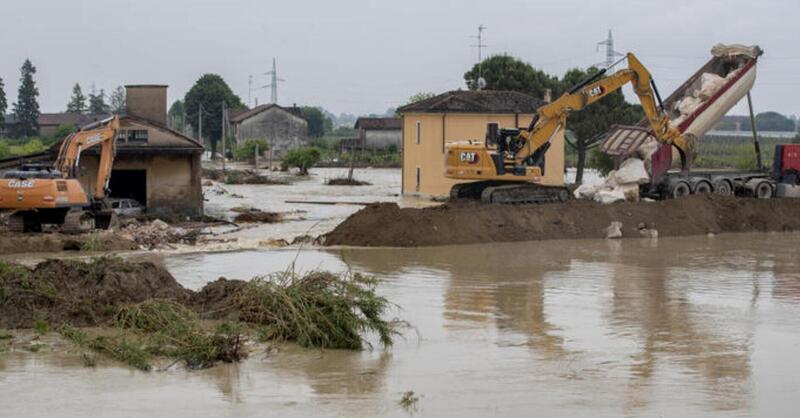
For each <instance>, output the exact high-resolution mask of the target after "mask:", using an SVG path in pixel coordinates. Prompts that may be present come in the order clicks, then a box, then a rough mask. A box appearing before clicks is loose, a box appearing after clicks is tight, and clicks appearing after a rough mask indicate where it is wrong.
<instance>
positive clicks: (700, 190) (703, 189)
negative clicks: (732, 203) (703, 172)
mask: <svg viewBox="0 0 800 418" xmlns="http://www.w3.org/2000/svg"><path fill="white" fill-rule="evenodd" d="M712 190H714V189H713V187H711V182H710V181H708V180H706V179H699V180H694V181H692V194H711V191H712Z"/></svg>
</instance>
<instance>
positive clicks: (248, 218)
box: [231, 206, 283, 224]
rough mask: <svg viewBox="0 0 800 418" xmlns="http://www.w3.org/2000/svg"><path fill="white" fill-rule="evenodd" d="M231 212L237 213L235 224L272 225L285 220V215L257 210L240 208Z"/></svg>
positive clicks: (234, 219)
mask: <svg viewBox="0 0 800 418" xmlns="http://www.w3.org/2000/svg"><path fill="white" fill-rule="evenodd" d="M231 211H232V212H236V216H234V218H233V221H234V222H242V223H245V222H250V223H265V224H272V223H276V222H281V221H282V220H283V215H282V214H281V213H278V212H266V211H263V210H261V209H257V208H248V207H242V206H239V207H235V208H233V209H231Z"/></svg>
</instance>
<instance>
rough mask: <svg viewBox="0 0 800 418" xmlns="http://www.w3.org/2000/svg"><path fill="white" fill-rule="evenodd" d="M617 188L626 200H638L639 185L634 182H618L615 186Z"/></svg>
mask: <svg viewBox="0 0 800 418" xmlns="http://www.w3.org/2000/svg"><path fill="white" fill-rule="evenodd" d="M617 188H618V189H620V190H621V191H622V195H623V196H625V200H627V201H628V202H638V201H639V185H638V184H636V183H628V184H620V185H619V186H617Z"/></svg>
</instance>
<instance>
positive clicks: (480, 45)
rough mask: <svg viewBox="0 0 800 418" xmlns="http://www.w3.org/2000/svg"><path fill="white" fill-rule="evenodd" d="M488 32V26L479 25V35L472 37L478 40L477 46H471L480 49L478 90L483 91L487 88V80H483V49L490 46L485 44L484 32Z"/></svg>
mask: <svg viewBox="0 0 800 418" xmlns="http://www.w3.org/2000/svg"><path fill="white" fill-rule="evenodd" d="M485 30H486V26H483V24H482V23H481V24H480V25H478V35H477V36H472V37H473V38H475V39H477V40H478V43H477V44H476V45H471V46H472V47H473V48H478V79H477V80H476V84H477V88H478V90H483V89H484V88H486V80H485V79H484V78H483V72H482V67H483V48H486V47H487V46H489V45H486V44H484V43H483V31H485Z"/></svg>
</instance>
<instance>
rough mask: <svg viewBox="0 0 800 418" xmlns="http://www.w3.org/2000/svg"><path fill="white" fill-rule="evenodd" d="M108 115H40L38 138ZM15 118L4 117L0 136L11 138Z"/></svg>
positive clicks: (12, 115)
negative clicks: (65, 126) (63, 126)
mask: <svg viewBox="0 0 800 418" xmlns="http://www.w3.org/2000/svg"><path fill="white" fill-rule="evenodd" d="M108 116H109V115H84V114H82V113H42V114H40V115H39V118H38V119H37V120H36V121H37V122H38V124H39V136H41V137H51V136H53V134H54V133H55V132H56V129H58V127H59V126H61V125H72V126H76V127H80V126H84V125H88V124H90V123H92V122H97V121H98V120H103V119H105V118H107V117H108ZM17 125H18V121H17V117H16V116H15V115H14V114H13V113H12V114H8V115H5V127H4V129H3V131H2V132H0V134H2V135H9V136H13V135H14V132H15V130H16V129H17Z"/></svg>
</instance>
